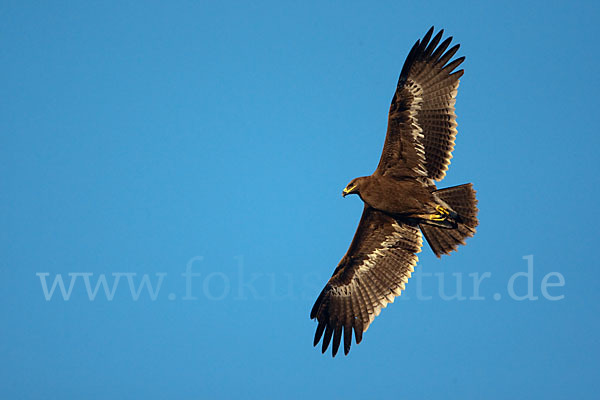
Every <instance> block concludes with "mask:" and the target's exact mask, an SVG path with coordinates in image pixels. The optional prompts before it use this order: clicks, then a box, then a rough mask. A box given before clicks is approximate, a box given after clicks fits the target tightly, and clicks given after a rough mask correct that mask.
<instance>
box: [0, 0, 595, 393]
mask: <svg viewBox="0 0 600 400" xmlns="http://www.w3.org/2000/svg"><path fill="white" fill-rule="evenodd" d="M598 16H599V10H598V6H597V5H596V4H594V3H593V2H579V3H571V2H528V3H526V4H524V3H523V2H475V3H474V2H464V3H463V2H446V1H437V2H428V3H427V4H426V5H422V4H421V3H420V2H410V3H409V2H400V1H395V2H391V1H390V2H383V1H382V2H373V3H372V4H367V3H365V2H302V3H299V2H293V3H292V2H280V1H278V2H222V4H216V2H215V3H209V2H201V1H181V2H172V3H169V4H167V3H166V2H153V1H146V2H143V3H142V2H134V1H124V2H45V3H39V2H36V3H34V2H23V1H19V2H17V1H4V2H2V6H1V7H0V21H1V23H0V49H1V50H0V76H1V78H0V79H1V87H2V93H3V95H2V96H0V104H1V106H0V132H1V134H0V140H1V142H0V154H1V160H2V164H3V168H2V169H0V174H1V182H2V191H1V192H0V218H1V221H2V226H3V228H4V229H2V230H1V232H0V235H2V240H1V241H0V249H1V251H2V255H3V257H2V261H1V262H0V272H1V273H2V285H1V287H2V290H0V301H1V303H0V304H1V312H2V314H1V315H2V324H0V337H1V338H2V340H1V341H0V352H1V353H0V354H1V355H2V356H1V361H0V397H2V398H6V399H9V398H10V399H37V398H48V399H51V398H61V399H71V398H72V399H80V398H86V399H107V398H111V399H118V398H144V399H154V398H156V399H163V398H177V399H191V398H194V399H199V398H223V399H234V398H260V399H262V398H282V397H285V398H299V399H306V398H321V397H325V396H327V397H329V398H341V397H345V398H368V397H376V396H377V397H383V396H388V397H394V398H403V399H422V398H446V399H476V398H481V399H506V398H534V399H535V398H539V399H542V398H543V399H562V398H572V397H574V396H578V397H584V398H590V397H592V396H593V395H595V394H596V393H597V392H598V390H599V389H600V385H599V384H598V379H597V377H598V373H599V372H600V371H599V370H600V368H599V362H598V359H600V342H599V340H598V336H599V333H600V332H599V323H598V315H599V311H600V306H599V304H600V295H599V294H598V290H597V288H598V284H599V280H598V267H599V265H598V261H597V257H596V249H597V245H596V243H595V242H596V240H597V238H598V228H597V227H598V223H597V221H596V219H597V214H598V212H597V204H596V199H597V198H598V195H599V190H598V178H597V169H598V161H599V160H598V155H597V154H598V153H597V149H598V146H599V145H600V140H599V139H598V133H597V121H596V119H597V104H598V101H597V93H598V92H599V91H600V84H599V79H598V74H597V65H598V63H599V61H600V59H599V57H598V52H597V48H598V45H597V38H598V37H600V34H599V33H600V32H599V28H598V25H597V20H598ZM431 25H435V26H436V28H445V29H446V32H447V34H450V35H453V36H454V37H455V38H456V39H455V41H457V42H459V43H461V44H462V47H461V50H460V54H461V55H465V56H466V57H467V59H466V62H465V63H464V68H465V70H466V73H465V75H464V77H463V78H462V79H461V84H460V88H459V94H458V102H457V114H458V123H459V127H458V129H459V134H458V138H457V142H456V149H455V152H454V159H453V162H452V165H451V168H450V170H449V173H448V175H447V178H446V179H445V180H444V181H443V182H442V183H441V184H440V185H439V186H440V187H446V186H452V185H456V184H460V183H464V182H473V183H474V185H475V187H476V189H477V190H478V198H479V207H480V221H481V225H480V227H479V229H478V233H477V235H476V236H475V237H474V238H472V239H470V240H469V241H468V245H467V246H466V247H462V248H461V249H460V250H459V252H458V253H453V254H452V255H451V256H450V257H444V258H443V259H441V260H438V259H437V258H436V257H435V256H434V255H433V254H432V252H431V251H430V250H429V248H427V247H424V249H423V252H422V253H421V254H420V263H419V266H418V267H417V272H416V274H415V276H414V277H413V279H412V280H411V281H409V284H408V285H407V290H406V292H405V293H404V294H403V295H402V296H401V297H400V298H398V299H397V300H396V302H395V303H394V304H392V305H390V306H389V307H388V308H387V309H385V310H383V312H382V314H381V316H380V317H378V318H377V319H376V320H375V322H374V323H373V324H372V325H371V327H370V328H369V331H368V332H367V333H366V334H365V336H364V340H363V342H362V343H361V344H360V345H358V346H356V345H355V346H353V348H352V350H351V352H350V355H349V356H348V357H343V356H342V357H339V356H338V357H336V358H335V359H332V358H331V356H330V355H329V354H326V355H321V353H320V351H318V350H317V349H314V348H313V347H312V338H313V334H314V329H315V327H316V324H315V323H314V321H310V320H309V318H308V315H309V311H310V308H311V306H312V304H313V302H314V300H315V298H316V296H317V295H318V293H319V291H320V289H321V288H322V286H323V285H324V284H325V282H326V281H327V279H328V278H329V276H330V275H331V273H332V271H333V269H334V268H335V266H336V264H337V262H338V261H339V259H340V258H341V257H342V255H343V254H344V252H345V251H346V249H347V247H348V245H349V243H350V240H351V238H352V235H353V234H354V230H355V229H356V225H357V222H358V219H359V217H360V213H361V209H362V204H361V202H360V200H359V199H358V198H357V197H356V196H351V197H348V198H346V199H342V198H341V196H340V192H341V189H342V188H343V187H344V186H345V185H346V184H347V183H348V182H349V181H350V180H351V179H352V178H354V177H356V176H362V175H368V174H370V173H371V172H372V171H373V170H374V168H375V167H376V165H377V162H378V159H379V155H380V152H381V147H382V144H383V140H384V135H385V129H386V122H387V110H388V107H389V102H390V100H391V97H392V94H393V90H394V88H395V85H396V81H397V78H398V74H399V72H400V68H401V66H402V63H403V61H404V58H405V56H406V54H407V53H408V50H409V49H410V47H411V46H412V44H413V43H414V42H415V40H416V39H418V38H419V37H421V36H422V35H423V34H424V33H425V32H426V31H427V29H428V28H429V27H430V26H431ZM528 256H532V258H531V257H529V258H523V257H528ZM528 268H530V270H529V271H530V272H531V273H530V274H528V275H527V276H524V273H526V272H528ZM186 271H188V272H189V273H193V274H199V275H198V276H196V275H193V276H192V275H189V276H190V278H187V281H186V277H185V276H183V275H182V274H185V273H186ZM520 272H521V273H523V274H522V275H515V274H518V273H520ZM69 274H71V275H69ZM548 274H550V276H549V277H547V278H545V277H546V276H547V275H548ZM57 277H60V278H61V279H63V282H64V285H65V291H66V295H67V296H66V298H65V297H64V296H63V295H62V293H61V291H60V287H59V286H56V287H55V291H54V292H52V293H49V291H50V288H51V287H52V284H53V282H58V281H56V280H55V279H57ZM101 277H105V278H106V280H107V283H108V284H107V288H113V289H114V293H110V290H109V293H108V296H107V294H106V293H105V292H104V291H103V289H102V288H101V287H100V286H99V291H98V292H97V293H96V296H95V297H94V300H91V299H90V296H89V293H88V291H87V290H86V286H85V283H86V282H88V283H89V285H90V288H91V289H92V292H93V289H94V288H95V287H96V283H97V282H98V280H99V279H101ZM144 277H146V279H147V282H146V283H150V284H151V286H152V288H153V291H148V290H147V289H148V286H142V287H141V291H139V292H138V290H140V285H141V284H142V282H143V279H144ZM482 277H484V278H482ZM511 277H513V280H512V286H511V284H510V282H511ZM561 277H562V280H563V282H564V285H560V283H561ZM475 278H477V279H479V278H482V279H484V280H482V283H481V285H480V288H479V293H478V294H475V293H474V292H473V290H474V289H473V279H475ZM529 278H531V279H530V280H529ZM544 278H545V279H546V283H551V284H552V283H554V284H555V286H552V287H549V288H547V292H543V291H542V286H543V285H542V283H543V281H544ZM86 280H87V281H86ZM71 282H73V286H72V291H71V292H70V293H68V289H69V284H70V283H71ZM115 282H116V283H115ZM457 282H459V283H458V284H460V289H461V296H462V297H461V299H462V298H463V297H464V299H462V300H459V299H457V298H454V299H447V297H445V296H450V297H452V296H451V295H452V294H453V293H454V294H456V293H457V289H456V285H457ZM42 283H46V284H47V288H46V289H47V291H46V292H45V291H44V286H43V284H42ZM113 284H114V286H113ZM130 284H131V286H130ZM159 284H160V285H159ZM441 284H443V287H442V285H441ZM529 285H531V289H532V292H531V296H532V297H537V300H529V299H525V300H520V301H519V300H517V299H516V298H517V297H518V296H524V295H525V294H527V291H528V289H529ZM132 289H133V291H132ZM442 289H443V291H442ZM511 290H512V292H511ZM544 293H546V295H547V296H544ZM475 297H476V298H477V299H474V298H475Z"/></svg>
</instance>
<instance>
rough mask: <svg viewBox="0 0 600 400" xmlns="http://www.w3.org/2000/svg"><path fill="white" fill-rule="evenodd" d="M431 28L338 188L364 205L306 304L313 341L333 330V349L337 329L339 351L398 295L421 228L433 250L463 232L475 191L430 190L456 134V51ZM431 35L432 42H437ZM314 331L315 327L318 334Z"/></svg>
mask: <svg viewBox="0 0 600 400" xmlns="http://www.w3.org/2000/svg"><path fill="white" fill-rule="evenodd" d="M433 32H434V29H433V27H432V28H431V29H430V30H429V31H428V32H427V34H426V35H425V37H423V39H422V40H417V42H416V43H415V45H414V46H413V47H412V49H411V50H410V52H409V54H408V57H407V58H406V61H405V62H404V66H403V67H402V72H401V73H400V79H399V81H398V86H397V88H396V93H395V94H394V98H393V99H392V105H391V107H390V113H389V117H388V128H387V135H386V138H385V144H384V146H383V153H382V155H381V160H380V161H379V165H378V166H377V169H376V170H375V172H374V173H373V174H372V175H371V176H364V177H361V178H356V179H354V180H352V181H351V182H350V183H349V184H348V186H346V188H345V189H344V190H343V192H342V196H344V197H345V196H346V195H348V194H358V195H359V196H360V198H361V199H362V201H363V202H364V205H365V206H364V210H363V214H362V217H361V219H360V223H359V225H358V229H357V230H356V233H355V235H354V239H353V240H352V243H351V244H350V248H349V249H348V251H347V252H346V255H344V257H343V258H342V260H341V261H340V263H339V264H338V266H337V268H336V269H335V271H334V272H333V276H332V277H331V279H329V282H327V285H326V286H325V288H324V289H323V291H322V292H321V294H320V295H319V297H318V299H317V301H316V302H315V305H314V306H313V308H312V311H311V313H310V317H311V319H315V318H316V319H317V321H318V326H317V331H316V333H315V339H314V345H315V346H316V345H317V344H318V343H319V341H320V340H321V337H322V338H323V345H322V351H323V353H324V352H325V351H326V350H327V347H328V346H329V343H330V342H331V339H332V338H333V345H332V349H331V350H332V355H333V356H334V357H335V355H336V353H337V351H338V348H339V346H340V342H341V340H342V332H343V337H344V353H345V354H348V351H350V345H351V342H352V330H354V336H355V339H356V343H357V344H358V343H360V341H361V340H362V335H363V332H365V331H366V330H367V328H368V327H369V325H370V324H371V322H373V319H374V318H375V317H376V316H377V315H379V313H380V312H381V309H382V308H383V307H386V306H387V304H388V303H392V302H393V301H394V297H395V296H399V295H400V293H401V291H402V290H403V289H404V285H405V283H406V282H408V278H410V276H411V273H412V272H413V271H414V267H415V265H416V264H417V259H418V258H417V256H416V253H418V252H420V251H421V245H422V239H421V232H423V234H424V235H425V238H426V239H427V242H428V243H429V246H430V247H431V249H432V250H433V252H434V253H435V255H436V256H438V257H440V256H441V255H442V254H448V253H449V252H450V251H452V250H456V249H457V247H458V245H459V244H465V242H464V240H465V239H466V238H467V237H471V236H473V234H474V233H475V227H476V226H477V225H478V221H477V211H478V210H477V200H476V198H475V190H473V187H472V185H471V184H470V183H468V184H464V185H460V186H454V187H450V188H447V189H441V190H438V189H437V188H436V186H435V181H440V180H442V179H443V178H444V176H445V175H446V170H447V169H448V165H449V164H450V158H452V155H451V153H452V150H453V149H454V139H455V137H456V125H457V124H456V114H455V113H454V104H455V102H456V100H455V98H456V91H457V88H458V82H459V78H460V77H461V76H462V75H463V73H464V70H462V69H461V70H458V71H454V70H455V69H456V67H458V66H459V65H460V64H461V63H462V62H463V61H464V59H465V58H464V57H460V58H456V59H454V60H452V61H450V60H451V59H452V57H453V56H454V55H455V54H456V52H457V51H458V48H459V45H458V44H457V45H455V46H454V47H452V48H450V50H447V51H446V49H448V47H449V46H450V42H451V41H452V37H449V38H447V39H446V40H444V41H443V42H442V43H441V44H440V40H441V39H442V35H443V32H444V31H443V30H442V31H440V32H439V33H438V34H437V35H435V36H434V37H433V39H432V35H433ZM438 44H439V45H438ZM323 334H324V335H323Z"/></svg>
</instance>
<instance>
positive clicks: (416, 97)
mask: <svg viewBox="0 0 600 400" xmlns="http://www.w3.org/2000/svg"><path fill="white" fill-rule="evenodd" d="M443 33H444V31H443V30H441V31H440V32H439V33H438V34H437V35H435V37H434V38H433V39H431V36H432V34H433V27H432V28H431V29H430V30H429V32H427V34H426V35H425V37H424V38H423V40H417V42H416V43H415V45H414V46H413V48H412V49H411V51H410V53H409V54H408V57H407V58H406V61H405V62H404V66H403V67H402V72H401V73H400V79H399V80H398V86H397V88H396V93H395V94H394V98H393V100H392V105H391V106H390V113H389V117H388V129H387V135H386V138H385V144H384V146H383V153H382V155H381V160H380V161H379V165H378V166H377V170H376V171H375V173H376V174H380V175H387V176H391V177H403V176H412V177H423V178H426V180H427V181H429V182H431V183H433V182H432V181H430V180H436V181H439V180H441V179H442V178H444V176H445V175H446V170H447V169H448V165H449V164H450V159H451V158H452V154H451V153H452V150H454V139H455V137H456V125H457V124H456V114H455V113H454V104H455V103H456V92H457V88H458V83H459V78H460V77H461V76H462V75H463V73H464V70H462V69H461V70H459V71H456V72H453V71H454V70H455V69H456V67H458V66H459V65H460V64H461V63H462V62H463V61H464V59H465V58H464V57H460V58H457V59H455V60H453V61H451V62H449V61H450V59H451V58H452V57H453V56H454V54H456V52H457V51H458V49H459V47H460V45H458V44H457V45H456V46H454V47H452V48H451V49H450V50H448V51H446V49H447V48H448V46H449V45H450V42H451V41H452V37H449V38H447V39H446V40H444V41H443V42H442V43H441V44H440V45H439V46H438V43H439V42H440V40H441V38H442V34H443ZM430 39H431V41H430Z"/></svg>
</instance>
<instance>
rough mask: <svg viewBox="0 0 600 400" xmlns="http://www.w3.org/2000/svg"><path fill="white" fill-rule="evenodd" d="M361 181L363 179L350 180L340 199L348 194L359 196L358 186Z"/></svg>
mask: <svg viewBox="0 0 600 400" xmlns="http://www.w3.org/2000/svg"><path fill="white" fill-rule="evenodd" d="M363 179H364V177H362V178H355V179H352V180H351V181H350V183H349V184H348V186H346V187H345V188H344V190H342V197H346V196H347V195H349V194H360V185H361V183H362V181H363Z"/></svg>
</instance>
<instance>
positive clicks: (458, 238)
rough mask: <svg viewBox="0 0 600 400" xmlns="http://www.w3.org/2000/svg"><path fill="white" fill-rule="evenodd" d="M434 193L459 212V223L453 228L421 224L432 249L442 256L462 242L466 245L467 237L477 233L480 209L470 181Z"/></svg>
mask: <svg viewBox="0 0 600 400" xmlns="http://www.w3.org/2000/svg"><path fill="white" fill-rule="evenodd" d="M434 193H435V195H436V196H437V197H439V198H440V199H441V200H442V201H444V202H445V203H447V204H448V205H449V206H450V207H451V208H452V210H453V211H455V212H456V213H457V214H458V218H456V221H457V224H456V227H455V228H453V229H449V228H444V227H438V226H433V225H427V224H420V227H421V231H422V232H423V235H424V236H425V239H427V243H429V246H430V247H431V250H433V252H434V253H435V255H436V256H438V257H441V256H442V254H448V253H450V252H451V251H452V250H456V249H457V248H458V246H459V245H460V244H463V245H464V244H465V239H466V238H468V237H472V236H473V235H474V234H475V228H476V227H477V225H479V221H478V220H477V212H478V211H479V210H478V209H477V198H476V197H475V190H474V189H473V185H472V184H470V183H467V184H464V185H460V186H453V187H449V188H446V189H441V190H437V191H435V192H434Z"/></svg>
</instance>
